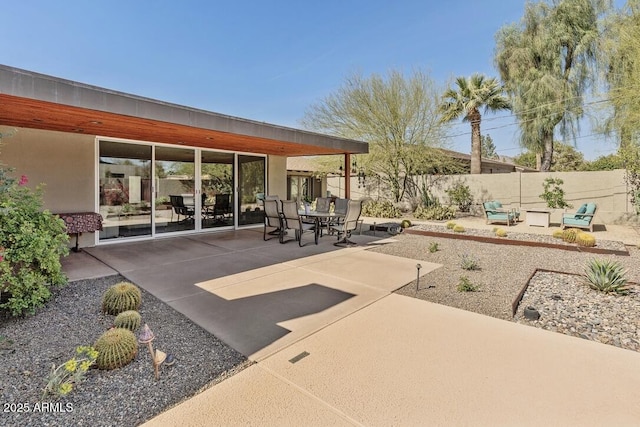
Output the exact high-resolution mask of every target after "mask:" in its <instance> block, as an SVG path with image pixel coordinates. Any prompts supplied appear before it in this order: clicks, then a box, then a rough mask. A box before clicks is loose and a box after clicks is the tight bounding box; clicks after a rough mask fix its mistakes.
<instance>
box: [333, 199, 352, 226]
mask: <svg viewBox="0 0 640 427" xmlns="http://www.w3.org/2000/svg"><path fill="white" fill-rule="evenodd" d="M348 207H349V199H340V198H337V199H336V201H335V202H334V208H333V213H335V214H336V215H339V216H336V217H333V218H331V221H330V222H329V234H333V233H334V230H333V229H332V228H331V227H332V226H334V225H338V224H342V223H343V222H344V217H345V216H346V215H347V208H348Z"/></svg>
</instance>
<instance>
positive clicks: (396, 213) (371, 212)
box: [362, 200, 402, 218]
mask: <svg viewBox="0 0 640 427" xmlns="http://www.w3.org/2000/svg"><path fill="white" fill-rule="evenodd" d="M362 215H363V216H370V217H374V218H400V217H401V216H402V212H400V209H398V208H397V207H396V206H393V203H391V202H390V201H389V200H377V201H375V200H369V201H368V202H365V203H364V204H363V206H362Z"/></svg>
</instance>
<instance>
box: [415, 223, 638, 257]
mask: <svg viewBox="0 0 640 427" xmlns="http://www.w3.org/2000/svg"><path fill="white" fill-rule="evenodd" d="M495 228H501V229H503V230H505V231H506V232H507V236H506V237H500V239H505V240H518V241H526V242H539V243H550V244H553V245H560V246H573V247H578V248H579V246H578V245H577V244H575V243H567V242H565V241H563V240H562V239H555V238H554V237H553V236H552V235H551V234H552V231H551V230H550V231H549V234H536V233H514V232H511V231H510V230H509V228H508V227H501V226H496V227H495ZM411 229H412V230H425V231H435V232H438V233H447V234H457V235H471V236H482V237H491V238H494V239H495V238H498V237H497V236H496V234H495V233H494V232H492V231H491V230H481V229H473V228H467V229H466V230H465V232H464V233H455V232H454V231H453V230H450V229H448V228H446V227H445V226H439V225H431V224H420V225H417V226H414V227H412V228H411ZM595 247H596V248H598V249H608V250H614V251H625V250H626V249H625V245H624V243H622V242H616V241H613V240H600V239H597V240H596V246H595Z"/></svg>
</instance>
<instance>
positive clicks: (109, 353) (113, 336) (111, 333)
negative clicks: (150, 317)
mask: <svg viewBox="0 0 640 427" xmlns="http://www.w3.org/2000/svg"><path fill="white" fill-rule="evenodd" d="M93 347H94V348H95V349H96V351H97V352H98V358H97V359H96V366H97V367H98V368H99V369H107V370H108V369H116V368H121V367H123V366H125V365H127V364H129V363H130V362H131V361H132V360H133V358H134V357H136V354H137V353H138V341H137V340H136V336H135V335H134V334H133V332H131V331H130V330H128V329H124V328H111V329H109V330H108V331H107V332H105V333H104V334H102V335H101V336H100V338H98V340H97V341H96V343H95V344H94V345H93Z"/></svg>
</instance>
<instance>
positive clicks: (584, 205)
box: [576, 203, 587, 214]
mask: <svg viewBox="0 0 640 427" xmlns="http://www.w3.org/2000/svg"><path fill="white" fill-rule="evenodd" d="M586 211H587V204H586V203H583V204H582V206H580V207H579V208H578V210H577V211H576V213H577V214H583V213H585V212H586Z"/></svg>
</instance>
